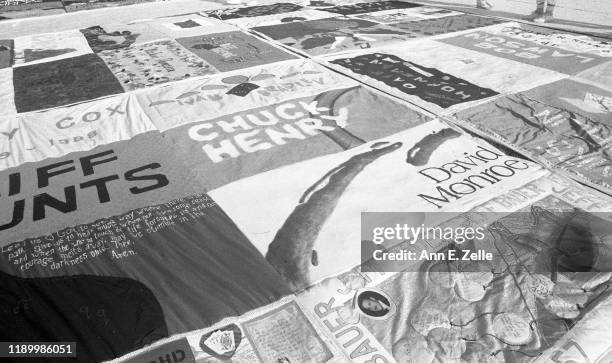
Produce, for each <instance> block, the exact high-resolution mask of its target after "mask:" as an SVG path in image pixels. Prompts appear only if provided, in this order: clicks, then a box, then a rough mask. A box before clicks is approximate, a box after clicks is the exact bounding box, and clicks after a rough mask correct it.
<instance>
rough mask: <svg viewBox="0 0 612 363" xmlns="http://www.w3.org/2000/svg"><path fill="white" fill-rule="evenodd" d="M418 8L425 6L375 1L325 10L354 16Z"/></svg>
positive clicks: (401, 2)
mask: <svg viewBox="0 0 612 363" xmlns="http://www.w3.org/2000/svg"><path fill="white" fill-rule="evenodd" d="M418 6H423V5H420V4H413V3H407V2H403V1H375V2H370V3H359V4H349V5H340V6H334V7H332V8H326V9H324V10H325V11H329V12H331V13H337V14H342V15H352V14H363V13H371V12H373V11H383V10H394V9H408V8H414V7H418Z"/></svg>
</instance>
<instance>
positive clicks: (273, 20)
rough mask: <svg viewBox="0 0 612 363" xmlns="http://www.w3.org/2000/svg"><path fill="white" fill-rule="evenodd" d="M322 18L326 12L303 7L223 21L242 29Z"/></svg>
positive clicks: (326, 16)
mask: <svg viewBox="0 0 612 363" xmlns="http://www.w3.org/2000/svg"><path fill="white" fill-rule="evenodd" d="M324 18H329V13H328V12H325V11H319V10H313V9H304V10H298V11H292V12H290V13H282V14H272V15H263V16H254V17H248V18H234V19H229V20H224V22H226V23H229V24H232V25H235V26H237V27H240V28H242V29H245V28H246V29H249V28H254V27H257V26H268V25H277V24H285V23H292V22H301V21H306V20H316V19H324Z"/></svg>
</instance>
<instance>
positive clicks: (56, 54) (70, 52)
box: [15, 30, 91, 66]
mask: <svg viewBox="0 0 612 363" xmlns="http://www.w3.org/2000/svg"><path fill="white" fill-rule="evenodd" d="M87 53H91V48H90V47H89V44H87V40H86V39H85V37H84V36H83V34H81V32H79V31H78V30H71V31H65V32H58V33H47V34H36V35H29V36H24V37H17V38H15V66H18V65H22V64H26V63H29V64H35V63H41V62H50V61H54V60H57V59H63V58H69V57H76V56H79V55H83V54H87Z"/></svg>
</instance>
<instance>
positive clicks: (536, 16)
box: [531, 0, 547, 23]
mask: <svg viewBox="0 0 612 363" xmlns="http://www.w3.org/2000/svg"><path fill="white" fill-rule="evenodd" d="M546 4H547V0H536V10H535V11H534V12H533V13H531V20H533V21H535V22H536V23H543V22H545V21H546V17H545V15H544V10H545V9H546Z"/></svg>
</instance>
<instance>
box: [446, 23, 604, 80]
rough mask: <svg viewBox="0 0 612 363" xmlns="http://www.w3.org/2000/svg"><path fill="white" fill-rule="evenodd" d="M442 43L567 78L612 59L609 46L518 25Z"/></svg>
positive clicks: (492, 28)
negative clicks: (549, 71) (541, 69)
mask: <svg viewBox="0 0 612 363" xmlns="http://www.w3.org/2000/svg"><path fill="white" fill-rule="evenodd" d="M440 41H441V42H444V43H446V44H451V45H455V46H459V47H463V48H466V49H471V50H475V51H478V52H482V53H486V54H490V55H494V56H496V57H501V58H505V59H510V60H513V61H518V62H521V63H525V64H530V65H533V66H536V67H541V68H545V69H550V70H553V71H557V72H561V73H564V74H568V75H576V74H578V73H581V72H583V71H585V70H587V69H589V68H593V67H596V66H598V65H600V64H603V63H606V62H608V61H610V60H611V59H612V44H611V43H610V42H605V41H600V40H595V39H590V38H588V37H584V36H578V35H574V34H571V33H564V32H560V31H556V30H555V31H553V30H546V29H544V28H533V27H525V26H523V25H519V24H517V23H504V24H499V25H498V26H492V27H488V28H486V29H482V30H477V31H473V32H470V33H464V34H460V35H456V36H453V37H445V38H444V39H440Z"/></svg>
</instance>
